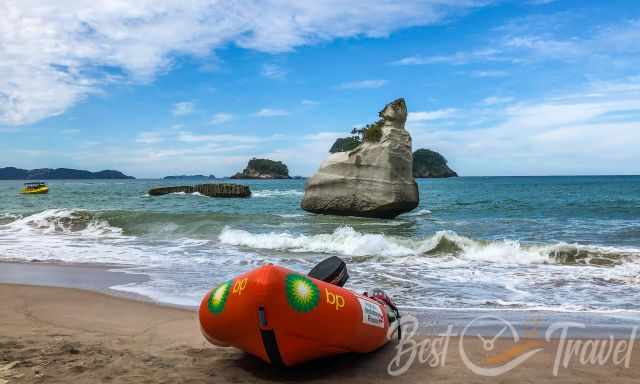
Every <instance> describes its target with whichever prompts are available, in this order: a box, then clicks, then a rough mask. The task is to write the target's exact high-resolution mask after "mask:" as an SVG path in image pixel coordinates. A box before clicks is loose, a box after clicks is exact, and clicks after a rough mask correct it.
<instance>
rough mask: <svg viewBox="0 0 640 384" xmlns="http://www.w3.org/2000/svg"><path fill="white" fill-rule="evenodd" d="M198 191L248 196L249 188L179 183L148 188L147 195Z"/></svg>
mask: <svg viewBox="0 0 640 384" xmlns="http://www.w3.org/2000/svg"><path fill="white" fill-rule="evenodd" d="M195 192H198V193H200V194H203V195H205V196H209V197H249V196H251V189H249V186H248V185H241V184H229V183H217V184H198V185H181V186H177V187H158V188H152V189H150V190H149V192H148V193H149V195H151V196H160V195H167V194H169V193H195Z"/></svg>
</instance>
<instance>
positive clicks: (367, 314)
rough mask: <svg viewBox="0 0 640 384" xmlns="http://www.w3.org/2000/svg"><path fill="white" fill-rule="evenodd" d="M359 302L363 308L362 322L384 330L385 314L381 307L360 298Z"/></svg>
mask: <svg viewBox="0 0 640 384" xmlns="http://www.w3.org/2000/svg"><path fill="white" fill-rule="evenodd" d="M358 300H359V301H360V307H361V308H362V322H363V323H364V324H368V325H373V326H374V327H378V328H384V313H382V309H381V308H380V305H378V304H376V303H373V302H371V301H369V300H365V299H361V298H359V297H358Z"/></svg>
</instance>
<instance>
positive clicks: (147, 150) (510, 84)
mask: <svg viewBox="0 0 640 384" xmlns="http://www.w3.org/2000/svg"><path fill="white" fill-rule="evenodd" d="M48 3H49V4H47V2H46V1H36V0H24V1H20V2H5V3H2V4H0V166H16V167H22V168H38V167H71V168H81V169H90V170H101V169H106V168H109V169H118V170H121V171H124V172H125V173H128V174H131V175H134V176H136V177H158V176H164V175H169V174H183V173H188V174H192V173H203V174H211V173H212V174H215V175H216V176H225V175H230V174H233V173H235V172H236V171H239V170H241V169H242V168H243V167H244V165H245V164H246V162H247V160H248V159H249V158H251V157H268V158H273V159H278V160H283V161H285V163H286V164H287V165H288V166H289V169H290V172H291V174H293V175H305V176H306V175H311V174H312V173H313V172H314V171H315V170H316V169H317V168H318V166H319V164H320V162H321V161H322V160H323V159H324V158H325V157H326V155H327V151H328V148H329V147H330V146H331V144H332V143H333V141H334V140H335V138H336V137H339V136H341V135H346V134H347V133H348V132H349V131H350V130H351V129H352V127H354V126H358V125H363V124H366V123H369V122H372V121H374V120H375V119H376V118H377V111H378V110H379V109H381V108H382V106H383V105H384V104H385V103H387V102H389V101H391V100H393V99H395V98H397V97H404V98H405V99H406V100H407V104H408V107H409V111H410V115H409V121H408V123H407V129H408V130H409V131H410V132H411V134H412V137H413V146H414V149H417V148H421V147H426V148H431V149H434V150H437V151H440V152H441V153H443V154H444V155H445V156H446V157H447V158H448V160H449V162H450V165H451V166H452V167H453V168H454V169H455V170H457V171H458V172H459V173H460V174H462V175H466V176H473V175H554V174H638V173H640V150H639V149H638V148H639V147H640V66H639V65H638V64H639V63H640V2H637V1H634V0H628V1H602V2H596V1H569V0H557V1H550V0H530V1H506V0H503V1H498V0H496V1H491V0H459V1H454V0H437V1H436V0H433V1H411V0H406V1H402V2H393V1H387V2H383V1H380V2H368V1H360V0H354V1H349V2H342V1H313V2H311V1H310V2H303V1H285V0H278V1H275V0H273V1H235V2H226V1H221V2H220V1H218V2H212V1H205V0H192V1H184V0H167V1H160V2H158V1H152V0H138V1H133V2H122V1H118V0H91V1H88V0H73V1H72V0H59V1H50V2H48Z"/></svg>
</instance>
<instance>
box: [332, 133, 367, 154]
mask: <svg viewBox="0 0 640 384" xmlns="http://www.w3.org/2000/svg"><path fill="white" fill-rule="evenodd" d="M360 144H362V141H361V140H360V138H359V137H358V136H347V137H340V138H338V139H336V142H335V143H333V145H332V146H331V149H329V152H330V153H336V152H347V151H351V150H352V149H355V148H356V147H357V146H358V145H360Z"/></svg>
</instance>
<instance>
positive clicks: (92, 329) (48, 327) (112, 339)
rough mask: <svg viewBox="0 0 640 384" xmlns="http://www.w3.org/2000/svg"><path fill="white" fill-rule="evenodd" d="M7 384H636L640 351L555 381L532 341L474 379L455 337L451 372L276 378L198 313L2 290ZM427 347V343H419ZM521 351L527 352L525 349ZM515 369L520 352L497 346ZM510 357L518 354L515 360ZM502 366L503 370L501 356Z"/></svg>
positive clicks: (476, 352) (363, 367)
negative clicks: (495, 371)
mask: <svg viewBox="0 0 640 384" xmlns="http://www.w3.org/2000/svg"><path fill="white" fill-rule="evenodd" d="M0 303H2V305H1V306H0V383H2V384H6V383H245V382H249V383H257V382H307V381H308V382H333V383H335V382H349V383H376V382H398V383H405V382H406V383H427V382H428V383H434V382H435V383H438V382H442V383H481V382H487V383H523V382H524V383H527V382H536V383H539V382H548V381H552V382H562V383H591V382H593V383H597V382H602V383H637V381H638V377H640V353H639V352H640V347H638V348H635V349H633V350H632V351H631V354H630V358H631V360H630V367H629V368H625V367H624V366H620V365H614V364H613V363H611V362H608V363H606V364H605V366H597V365H586V366H583V365H582V364H580V363H579V362H577V361H576V360H577V359H573V360H572V361H571V363H570V364H569V367H568V368H561V369H560V370H559V374H558V376H554V375H553V364H554V359H555V357H556V350H557V347H558V345H557V343H558V341H557V340H556V341H552V342H544V340H541V339H524V340H521V341H520V343H523V342H525V343H529V347H531V348H533V347H541V348H544V350H542V351H541V352H540V353H537V354H535V355H534V356H533V357H531V358H530V359H528V360H527V361H526V362H525V363H523V364H522V365H520V366H518V367H517V368H515V369H513V370H511V371H509V372H507V373H505V374H502V375H500V376H498V377H485V376H479V375H477V374H475V373H473V372H472V371H471V370H470V369H469V368H468V367H467V366H466V365H465V364H464V362H463V361H462V359H461V355H460V353H459V348H458V345H459V344H458V342H459V340H458V339H457V338H456V337H453V338H452V339H451V340H450V344H451V345H450V347H449V350H448V352H447V354H446V363H445V364H444V366H437V367H429V366H428V365H426V364H420V363H419V362H418V361H417V360H416V361H415V362H414V364H413V365H412V366H411V367H410V368H409V369H408V371H407V372H406V373H404V374H402V375H400V376H397V377H392V376H390V375H388V373H387V366H388V365H389V363H390V361H391V360H392V359H393V357H394V356H395V355H396V349H395V341H394V342H392V343H391V344H390V345H389V346H388V347H385V348H383V349H382V350H380V351H378V352H375V353H372V354H368V355H345V356H340V357H337V358H332V359H328V360H322V361H317V362H313V363H310V364H306V365H303V366H300V367H295V368H292V369H276V368H273V367H271V366H269V365H267V364H265V363H263V362H262V361H260V360H258V359H256V358H254V357H252V356H249V355H247V354H245V353H243V352H240V351H237V350H235V349H232V348H219V347H214V346H212V345H209V344H208V343H206V342H205V341H204V339H203V337H202V336H201V335H200V331H199V326H198V322H197V318H196V312H195V311H193V310H190V309H181V308H172V307H166V306H160V305H156V304H153V303H149V302H143V301H139V300H132V299H128V298H123V297H115V296H112V295H107V294H103V293H99V292H93V291H88V290H81V289H75V288H60V287H46V286H28V285H15V284H0ZM416 340H419V338H416ZM462 345H463V346H464V350H465V352H466V353H467V355H468V356H470V357H471V358H472V359H473V360H474V361H479V362H482V361H485V362H486V361H488V360H487V358H489V359H490V358H491V357H488V356H487V352H486V351H484V350H483V348H482V345H481V344H480V343H479V342H478V340H477V339H476V338H475V337H467V338H465V339H464V340H463V341H462ZM520 345H522V344H520ZM500 348H502V349H503V350H504V351H505V352H504V353H503V354H502V357H500V356H498V357H497V358H498V359H500V358H503V359H505V361H506V360H509V359H511V358H512V357H513V356H511V355H509V353H514V352H518V350H517V349H514V348H513V345H512V342H511V341H510V340H507V339H498V341H497V344H496V349H497V350H499V349H500ZM509 351H511V352H509ZM493 359H494V360H493V362H495V363H500V364H501V362H500V361H498V360H495V359H496V356H494V357H493Z"/></svg>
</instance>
